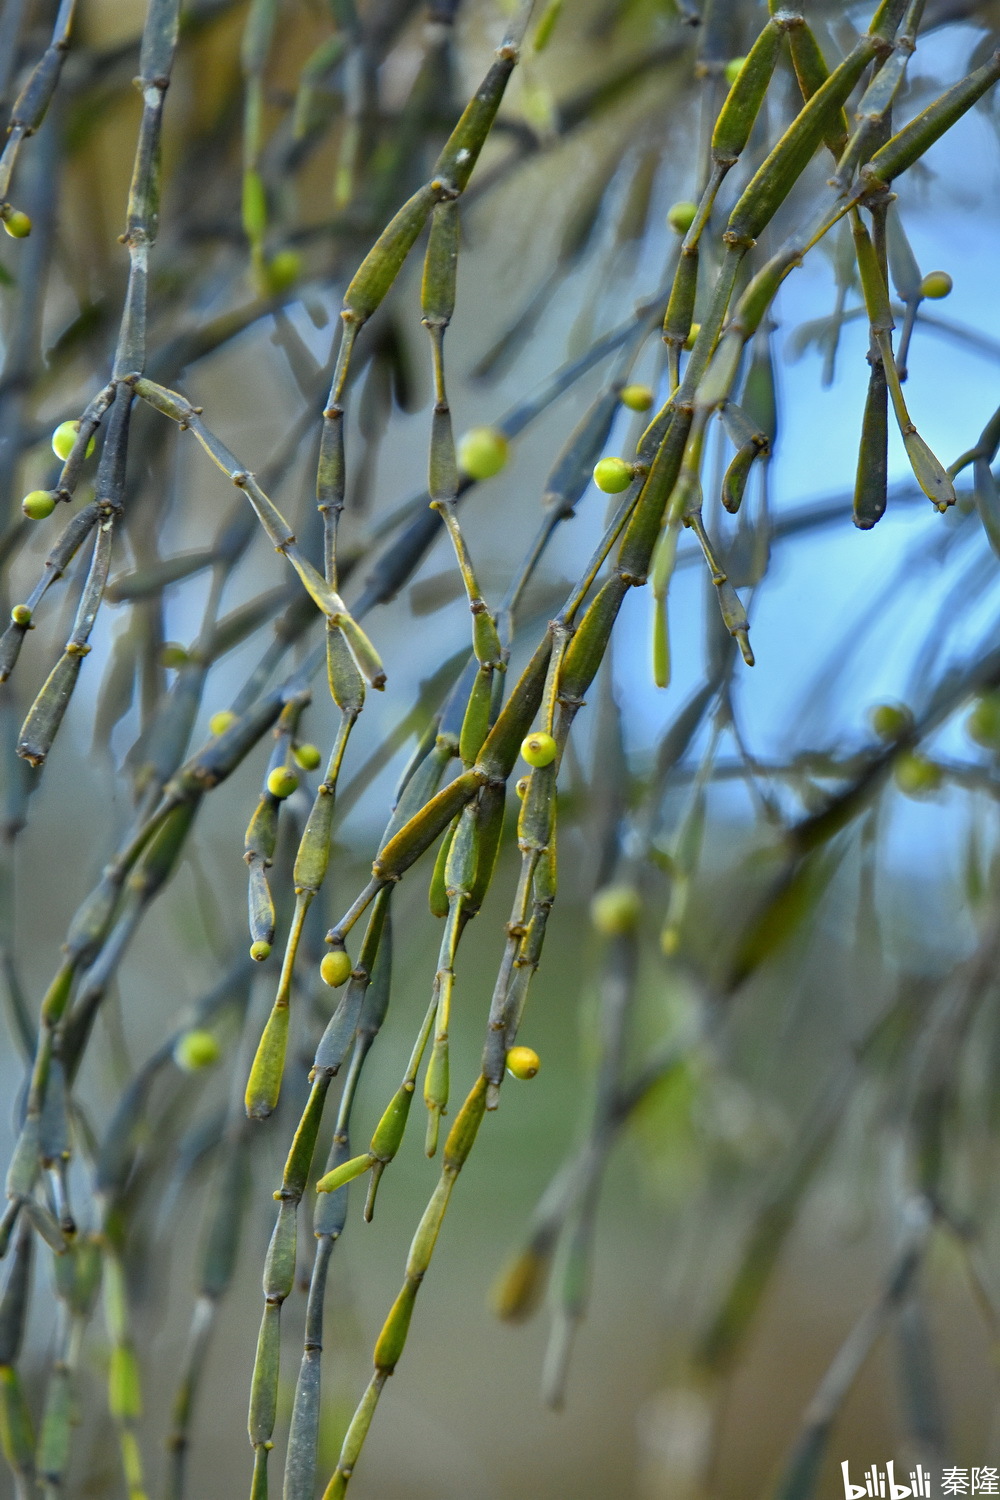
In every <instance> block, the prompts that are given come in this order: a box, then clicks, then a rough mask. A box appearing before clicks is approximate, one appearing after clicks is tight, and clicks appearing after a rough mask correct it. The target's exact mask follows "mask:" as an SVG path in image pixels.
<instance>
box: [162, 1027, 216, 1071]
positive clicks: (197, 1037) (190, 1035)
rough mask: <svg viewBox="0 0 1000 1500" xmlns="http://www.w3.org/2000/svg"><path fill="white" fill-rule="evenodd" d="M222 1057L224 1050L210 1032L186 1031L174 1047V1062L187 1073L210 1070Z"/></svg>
mask: <svg viewBox="0 0 1000 1500" xmlns="http://www.w3.org/2000/svg"><path fill="white" fill-rule="evenodd" d="M221 1056H222V1048H221V1047H220V1046H219V1044H218V1042H217V1041H216V1039H215V1037H214V1036H213V1035H212V1033H211V1032H210V1031H185V1033H184V1035H183V1036H181V1037H178V1038H177V1042H176V1043H175V1045H174V1062H175V1063H176V1064H177V1066H178V1067H179V1068H180V1069H181V1070H182V1071H183V1072H185V1073H197V1072H199V1070H200V1069H201V1068H210V1067H211V1066H212V1064H213V1063H217V1062H218V1061H219V1058H220V1057H221Z"/></svg>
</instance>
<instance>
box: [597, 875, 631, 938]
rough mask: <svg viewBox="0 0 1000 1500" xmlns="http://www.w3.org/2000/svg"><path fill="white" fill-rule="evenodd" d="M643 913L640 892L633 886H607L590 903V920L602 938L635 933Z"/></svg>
mask: <svg viewBox="0 0 1000 1500" xmlns="http://www.w3.org/2000/svg"><path fill="white" fill-rule="evenodd" d="M641 912H642V901H641V899H640V896H639V892H638V891H637V890H636V889H635V887H634V886H631V885H606V886H605V887H604V889H603V890H600V891H598V892H597V893H596V895H595V896H594V899H593V901H592V902H591V903H590V920H591V921H592V922H593V924H594V926H595V928H596V929H597V931H598V932H599V933H600V934H601V936H602V937H623V936H624V935H625V934H626V933H629V932H634V931H635V928H636V924H637V923H638V921H639V916H640V914H641Z"/></svg>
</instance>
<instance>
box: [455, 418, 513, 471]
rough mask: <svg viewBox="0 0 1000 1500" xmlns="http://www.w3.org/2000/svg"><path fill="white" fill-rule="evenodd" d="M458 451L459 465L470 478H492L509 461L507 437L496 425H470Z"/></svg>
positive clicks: (460, 441)
mask: <svg viewBox="0 0 1000 1500" xmlns="http://www.w3.org/2000/svg"><path fill="white" fill-rule="evenodd" d="M457 451H458V467H459V468H460V469H462V470H463V471H464V473H466V474H468V476H469V478H470V479H492V477H493V475H494V474H499V473H500V470H501V469H502V468H503V467H504V465H505V464H506V462H507V439H506V438H505V437H504V435H503V433H502V432H498V431H497V429H496V428H495V427H470V428H469V431H468V432H466V433H463V434H462V436H461V437H460V438H459V440H458V450H457Z"/></svg>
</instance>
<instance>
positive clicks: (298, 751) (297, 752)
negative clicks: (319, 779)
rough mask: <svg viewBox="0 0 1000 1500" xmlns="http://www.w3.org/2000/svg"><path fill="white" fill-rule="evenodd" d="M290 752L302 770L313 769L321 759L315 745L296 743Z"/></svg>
mask: <svg viewBox="0 0 1000 1500" xmlns="http://www.w3.org/2000/svg"><path fill="white" fill-rule="evenodd" d="M292 754H293V755H294V757H295V763H296V765H299V766H301V767H302V769H303V771H315V769H316V767H317V766H318V765H319V763H320V761H321V760H322V759H323V757H322V756H321V755H320V753H319V747H318V746H317V745H296V746H295V748H294V750H293V751H292Z"/></svg>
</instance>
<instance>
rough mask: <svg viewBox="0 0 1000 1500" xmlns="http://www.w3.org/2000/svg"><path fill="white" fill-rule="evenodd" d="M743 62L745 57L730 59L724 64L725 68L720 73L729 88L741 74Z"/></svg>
mask: <svg viewBox="0 0 1000 1500" xmlns="http://www.w3.org/2000/svg"><path fill="white" fill-rule="evenodd" d="M745 62H746V58H745V57H731V58H730V59H729V61H728V62H727V63H726V66H725V67H724V68H723V70H722V71H723V74H724V76H725V80H726V82H727V83H728V84H729V87H730V88H732V86H733V84H734V83H735V82H736V80H737V78H739V76H740V74H741V73H742V72H743V64H744V63H745Z"/></svg>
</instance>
